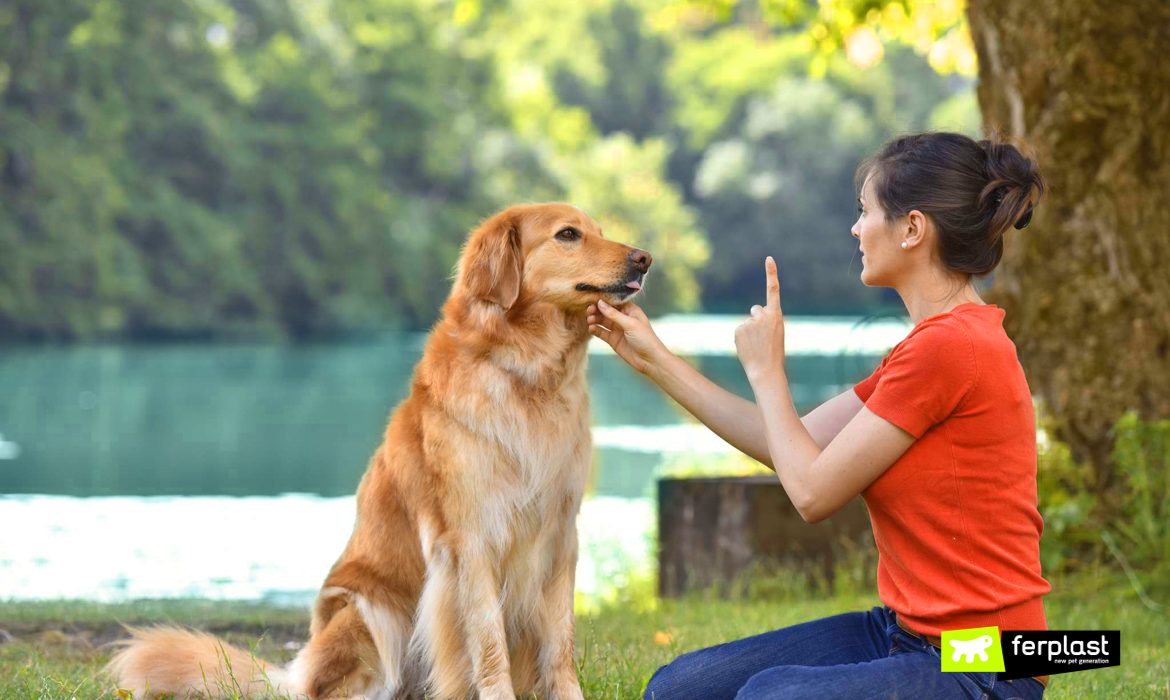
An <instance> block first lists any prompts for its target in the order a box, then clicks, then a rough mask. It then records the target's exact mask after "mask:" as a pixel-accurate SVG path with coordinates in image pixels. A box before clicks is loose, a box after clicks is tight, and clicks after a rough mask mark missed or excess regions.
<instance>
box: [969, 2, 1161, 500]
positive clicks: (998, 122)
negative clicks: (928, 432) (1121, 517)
mask: <svg viewBox="0 0 1170 700" xmlns="http://www.w3.org/2000/svg"><path fill="white" fill-rule="evenodd" d="M967 13H968V19H969V22H970V27H971V35H972V38H973V39H974V43H975V49H976V53H977V55H978V58H979V87H978V96H979V104H980V107H981V108H982V111H983V120H984V127H985V129H986V130H987V131H988V133H994V132H998V133H999V134H1000V135H1001V136H1002V137H1005V138H1009V139H1011V140H1014V141H1022V142H1023V143H1024V144H1026V145H1027V146H1028V147H1030V150H1031V151H1032V154H1033V155H1034V156H1036V157H1037V158H1038V161H1039V163H1040V169H1041V173H1042V174H1043V175H1044V176H1045V178H1046V179H1047V181H1048V184H1049V188H1048V193H1047V196H1046V198H1045V201H1043V202H1042V203H1041V205H1040V206H1038V207H1037V208H1036V213H1035V216H1034V217H1033V221H1032V224H1031V225H1030V226H1029V227H1028V228H1026V229H1024V230H1023V231H1020V232H1016V231H1009V234H1010V235H1009V236H1008V237H1007V243H1006V246H1007V248H1006V250H1005V253H1004V259H1003V262H1002V264H1001V267H1000V269H999V271H998V272H997V273H996V279H995V281H994V284H993V286H992V289H991V292H990V294H989V297H990V300H991V301H994V302H996V303H998V304H999V305H1001V306H1002V307H1004V308H1005V309H1006V311H1007V318H1006V321H1005V323H1006V325H1007V331H1008V333H1009V334H1010V335H1011V336H1012V338H1013V339H1014V340H1015V342H1016V345H1017V347H1018V348H1019V351H1020V357H1021V361H1022V363H1023V365H1024V368H1025V370H1026V371H1027V375H1028V379H1029V381H1030V383H1031V385H1032V389H1033V391H1034V392H1036V393H1037V394H1038V395H1039V396H1040V397H1041V398H1042V399H1043V402H1044V404H1045V409H1046V411H1047V413H1049V414H1050V416H1051V417H1052V418H1053V425H1052V427H1053V428H1054V430H1055V436H1056V437H1057V438H1058V439H1060V440H1062V441H1064V442H1066V443H1068V444H1069V445H1070V447H1071V448H1072V450H1073V454H1074V456H1075V457H1077V458H1078V459H1080V460H1084V461H1088V462H1090V463H1091V464H1092V465H1093V467H1094V469H1095V471H1096V474H1097V478H1098V485H1099V486H1104V485H1105V484H1106V483H1107V482H1108V479H1109V475H1110V470H1109V463H1110V459H1109V458H1110V453H1111V450H1112V435H1111V431H1112V427H1113V424H1114V422H1115V421H1116V420H1117V419H1118V418H1119V417H1120V416H1121V415H1122V414H1123V413H1125V412H1126V411H1129V410H1134V411H1136V412H1137V413H1138V415H1139V416H1140V417H1142V418H1143V419H1147V420H1149V419H1153V418H1165V417H1170V211H1168V209H1167V206H1168V204H1170V202H1168V201H1167V200H1168V199H1170V196H1168V195H1170V60H1167V58H1166V56H1165V55H1163V54H1164V53H1165V51H1166V50H1167V48H1170V2H1167V1H1166V0H1133V1H1131V2H1124V3H1109V2H1092V1H1089V0H1075V1H1072V2H1070V1H1067V0H969V3H968V8H967Z"/></svg>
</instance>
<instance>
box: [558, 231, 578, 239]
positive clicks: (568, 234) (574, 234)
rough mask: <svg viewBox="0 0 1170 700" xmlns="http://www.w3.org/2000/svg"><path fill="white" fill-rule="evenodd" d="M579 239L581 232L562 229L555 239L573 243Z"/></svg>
mask: <svg viewBox="0 0 1170 700" xmlns="http://www.w3.org/2000/svg"><path fill="white" fill-rule="evenodd" d="M580 237H581V232H580V231H578V230H577V229H575V228H563V229H561V230H560V231H557V238H559V239H560V240H562V241H575V240H577V239H578V238H580Z"/></svg>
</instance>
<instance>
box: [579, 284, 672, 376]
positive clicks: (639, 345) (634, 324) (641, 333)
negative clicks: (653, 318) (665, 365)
mask: <svg viewBox="0 0 1170 700" xmlns="http://www.w3.org/2000/svg"><path fill="white" fill-rule="evenodd" d="M586 314H587V320H588V322H589V333H590V334H592V335H595V336H597V337H598V338H601V339H602V340H604V341H605V342H606V344H608V345H609V346H610V347H611V348H613V351H614V352H615V353H617V356H618V357H620V358H622V360H624V361H625V362H626V364H628V365H629V366H630V367H633V368H634V369H635V370H637V371H639V372H641V373H642V374H649V373H650V371H651V370H652V369H653V368H654V367H656V366H657V365H658V364H659V363H661V361H662V360H663V359H664V358H665V357H668V356H669V355H670V350H668V349H667V348H666V345H664V344H663V342H662V341H661V340H660V339H659V338H658V335H657V334H656V333H655V332H654V329H653V328H651V327H650V319H649V318H647V317H646V312H645V311H642V309H641V308H640V307H639V306H638V305H637V304H635V303H634V302H632V301H627V302H625V303H623V304H622V305H621V307H620V308H619V307H616V306H613V305H612V304H608V303H606V301H605V300H604V299H602V300H599V301H598V302H597V303H596V304H590V305H589V308H588V309H587V311H586Z"/></svg>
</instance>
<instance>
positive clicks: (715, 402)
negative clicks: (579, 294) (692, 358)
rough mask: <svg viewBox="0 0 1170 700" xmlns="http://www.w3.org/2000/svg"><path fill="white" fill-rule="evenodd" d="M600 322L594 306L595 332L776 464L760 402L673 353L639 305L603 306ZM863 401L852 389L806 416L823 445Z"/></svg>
mask: <svg viewBox="0 0 1170 700" xmlns="http://www.w3.org/2000/svg"><path fill="white" fill-rule="evenodd" d="M600 312H601V316H604V319H605V320H606V323H605V324H604V325H602V324H601V321H602V319H601V318H599V316H598V314H597V313H596V312H595V309H594V308H593V307H590V309H589V324H590V331H591V332H592V333H593V335H596V336H597V337H599V338H601V339H602V340H604V341H606V342H607V343H608V344H609V345H610V347H612V348H613V349H614V351H615V352H617V354H618V356H619V357H621V358H622V359H623V360H625V361H626V362H627V363H629V364H630V366H631V367H633V368H634V369H636V370H638V371H639V372H641V373H642V374H645V375H646V376H647V377H649V378H650V379H651V380H652V381H654V383H655V384H657V385H658V386H659V387H661V388H662V390H663V391H665V392H666V393H667V395H669V396H670V397H671V398H673V399H674V400H675V401H677V402H678V403H679V404H680V405H681V406H682V407H683V408H685V409H686V410H687V411H688V412H690V414H691V415H693V416H694V417H695V418H697V419H699V421H700V422H701V423H703V424H704V425H706V426H707V427H708V428H710V429H711V431H712V432H714V433H715V434H716V435H718V436H719V437H721V438H723V439H724V440H726V441H727V442H728V443H730V444H731V445H732V446H733V447H735V448H736V449H738V450H739V451H740V452H743V453H744V454H746V455H748V456H749V457H751V458H752V459H755V460H757V461H759V462H760V463H762V464H764V465H767V466H768V468H770V469H774V468H775V467H773V465H772V456H771V454H770V453H769V451H768V441H767V438H766V436H765V435H764V420H763V416H762V415H761V414H760V410H759V408H758V407H757V406H756V404H755V403H753V402H751V401H748V400H747V399H744V398H742V397H740V396H738V395H736V394H734V393H732V392H730V391H728V390H726V389H724V388H723V387H721V386H719V385H718V384H715V383H714V382H712V381H711V380H710V379H707V378H706V377H704V376H703V375H702V374H701V373H700V372H699V371H698V370H696V369H695V368H694V367H692V366H691V365H690V364H688V363H687V362H686V361H685V360H683V359H682V358H680V357H678V356H677V355H675V354H673V353H671V352H670V351H669V350H668V349H667V348H666V346H665V345H663V344H662V342H661V341H660V340H659V339H658V337H657V336H656V335H655V334H654V330H653V329H652V328H651V327H650V321H649V319H648V318H647V317H646V314H645V313H644V312H643V311H642V309H640V308H639V307H638V306H637V305H636V304H632V303H631V304H626V305H624V306H623V309H622V311H619V310H618V309H615V308H613V307H612V306H602V307H601V309H600ZM862 406H863V404H862V402H861V399H859V398H857V395H856V394H854V393H853V390H852V389H847V390H845V391H843V392H841V393H840V394H838V395H837V396H834V397H833V398H831V399H829V400H827V401H825V402H824V403H822V404H821V405H820V406H818V407H817V408H815V409H814V410H812V411H811V412H810V413H809V414H808V415H806V416H805V417H804V418H802V419H801V421H802V423H803V424H804V426H805V428H806V429H807V430H808V432H809V434H810V435H811V436H812V438H813V440H815V441H816V443H817V445H818V446H820V447H822V448H823V447H825V446H827V445H828V444H829V442H831V441H832V439H833V438H834V437H835V436H836V435H837V433H839V432H841V429H842V428H843V427H845V424H846V423H848V422H849V421H850V419H852V418H853V416H855V415H857V412H858V411H859V410H860V409H861V407H862Z"/></svg>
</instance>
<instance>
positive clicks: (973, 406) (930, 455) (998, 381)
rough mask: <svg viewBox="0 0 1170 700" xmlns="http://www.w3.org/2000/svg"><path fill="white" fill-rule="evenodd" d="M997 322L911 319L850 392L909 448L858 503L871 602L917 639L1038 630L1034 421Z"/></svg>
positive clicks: (956, 316) (970, 308) (978, 311)
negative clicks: (866, 522) (873, 577)
mask: <svg viewBox="0 0 1170 700" xmlns="http://www.w3.org/2000/svg"><path fill="white" fill-rule="evenodd" d="M1003 317H1004V312H1003V309H1001V308H999V307H998V306H996V305H994V304H986V305H984V304H974V303H966V304H960V305H959V306H956V307H955V308H954V309H952V310H951V311H949V312H947V313H943V314H938V315H936V316H931V317H930V318H927V319H924V320H923V321H921V322H920V323H918V325H916V326H915V327H914V328H913V330H911V331H910V333H909V335H907V336H906V338H905V339H904V340H903V341H902V342H900V343H898V344H897V345H895V346H894V348H893V349H892V350H890V352H889V354H887V355H886V357H885V359H883V360H882V362H881V364H880V365H878V368H877V369H876V370H874V372H873V374H872V375H870V376H869V377H868V378H866V379H864V380H863V381H861V382H860V383H858V384H857V385H856V386H854V388H853V390H854V392H855V393H856V394H857V396H858V397H859V398H860V399H861V400H862V401H864V402H865V405H866V407H867V408H869V410H870V411H872V412H873V413H875V414H877V415H879V416H881V417H882V418H884V419H886V420H888V421H890V422H891V423H893V424H894V425H896V426H898V427H899V428H901V429H902V430H905V431H906V432H908V433H910V434H911V435H913V436H914V437H915V438H916V440H915V442H914V444H913V445H911V446H910V449H908V450H906V452H905V454H903V455H902V456H901V457H899V458H898V461H896V462H894V464H892V465H891V466H890V468H889V469H887V470H886V471H885V472H884V473H883V474H882V475H881V476H880V477H878V478H877V480H876V481H874V482H873V483H872V484H870V485H869V487H868V488H866V489H865V491H863V492H862V497H863V498H864V499H865V504H866V507H867V508H868V509H869V517H870V522H871V523H872V525H873V535H874V540H875V541H876V542H877V550H878V595H879V597H880V598H881V600H882V602H883V603H885V604H886V605H888V606H889V607H890V608H892V609H893V610H894V612H895V613H897V614H898V617H900V618H902V619H903V620H904V621H905V622H906V624H907V625H908V626H909V627H910V628H911V629H913V630H915V631H916V632H919V633H922V634H931V635H937V634H940V633H941V631H942V630H955V629H967V628H970V627H989V626H991V625H997V626H998V627H999V628H1000V630H1014V629H1046V628H1047V623H1046V621H1045V618H1044V603H1043V597H1042V596H1043V595H1044V594H1045V593H1047V592H1048V591H1049V590H1051V586H1049V584H1048V582H1047V581H1046V580H1044V578H1043V577H1042V576H1041V575H1040V533H1041V531H1042V530H1043V527H1044V526H1043V521H1042V520H1041V518H1040V512H1039V511H1038V510H1037V509H1036V418H1035V415H1034V413H1033V409H1032V395H1031V392H1030V391H1029V390H1028V382H1027V380H1026V379H1025V378H1024V370H1023V368H1022V367H1021V366H1020V362H1019V360H1018V358H1017V357H1016V346H1015V345H1014V344H1013V343H1012V341H1011V339H1010V338H1008V336H1007V333H1006V332H1005V331H1004V329H1003Z"/></svg>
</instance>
